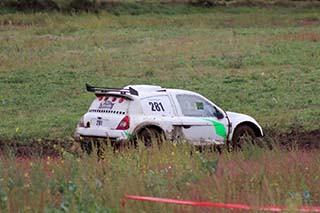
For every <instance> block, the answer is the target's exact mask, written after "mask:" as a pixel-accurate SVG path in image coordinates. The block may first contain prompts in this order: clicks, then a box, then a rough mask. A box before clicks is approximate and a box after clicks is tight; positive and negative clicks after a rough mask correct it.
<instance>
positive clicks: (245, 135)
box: [230, 125, 256, 151]
mask: <svg viewBox="0 0 320 213" xmlns="http://www.w3.org/2000/svg"><path fill="white" fill-rule="evenodd" d="M255 139H256V134H255V133H254V131H253V129H252V128H251V127H250V126H247V125H241V126H238V127H237V128H236V129H235V132H234V133H233V137H232V141H231V145H232V146H231V147H230V148H232V150H235V151H239V150H242V149H243V148H244V147H245V145H246V144H248V143H249V144H255Z"/></svg>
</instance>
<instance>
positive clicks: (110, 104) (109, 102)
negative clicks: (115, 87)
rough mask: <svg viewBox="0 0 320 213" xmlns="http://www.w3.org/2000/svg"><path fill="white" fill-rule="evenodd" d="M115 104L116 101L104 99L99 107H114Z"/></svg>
mask: <svg viewBox="0 0 320 213" xmlns="http://www.w3.org/2000/svg"><path fill="white" fill-rule="evenodd" d="M113 105H114V103H112V102H111V101H104V102H102V103H100V106H99V109H112V108H113Z"/></svg>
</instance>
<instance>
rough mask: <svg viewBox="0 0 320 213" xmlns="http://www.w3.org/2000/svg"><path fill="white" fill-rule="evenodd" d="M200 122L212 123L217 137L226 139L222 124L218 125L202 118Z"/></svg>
mask: <svg viewBox="0 0 320 213" xmlns="http://www.w3.org/2000/svg"><path fill="white" fill-rule="evenodd" d="M202 120H205V121H209V122H210V123H212V125H213V127H214V129H215V130H216V133H217V135H219V136H221V137H223V138H226V137H227V131H226V128H225V126H224V125H223V124H222V123H220V122H218V121H214V120H211V119H207V118H204V119H202Z"/></svg>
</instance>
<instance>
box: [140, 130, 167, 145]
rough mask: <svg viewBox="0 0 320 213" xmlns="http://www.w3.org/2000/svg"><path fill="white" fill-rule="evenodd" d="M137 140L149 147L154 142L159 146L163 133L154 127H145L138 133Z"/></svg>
mask: <svg viewBox="0 0 320 213" xmlns="http://www.w3.org/2000/svg"><path fill="white" fill-rule="evenodd" d="M138 140H140V141H141V142H142V143H143V144H144V146H145V147H151V146H152V145H154V142H156V144H157V145H158V146H159V145H161V144H162V142H163V135H162V134H161V132H159V131H158V130H156V129H154V128H145V129H142V130H141V131H140V133H139V134H138Z"/></svg>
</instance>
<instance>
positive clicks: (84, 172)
mask: <svg viewBox="0 0 320 213" xmlns="http://www.w3.org/2000/svg"><path fill="white" fill-rule="evenodd" d="M319 12H320V11H319V8H309V9H301V8H300V9H299V8H280V7H270V8H257V7H254V8H248V7H240V8H202V7H191V6H186V5H176V6H172V7H168V6H163V8H162V9H158V8H153V9H152V13H150V12H148V8H142V9H141V8H139V7H138V8H135V9H133V10H132V8H131V9H129V8H127V9H126V8H119V10H116V11H113V12H107V11H104V12H103V11H101V12H99V13H98V14H91V13H79V14H62V13H57V12H39V13H22V12H20V13H11V12H8V11H5V10H1V11H0V142H2V143H3V142H10V141H19V142H28V143H29V144H30V143H31V141H34V142H37V143H38V142H39V143H40V144H41V141H46V140H49V141H51V140H55V141H59V140H61V141H70V138H71V136H72V133H73V130H74V128H75V125H76V123H77V122H78V120H79V119H80V116H81V115H82V114H83V113H85V112H86V110H87V108H88V106H89V105H90V103H91V101H92V99H93V98H94V97H93V95H92V94H89V93H87V92H86V91H85V83H86V82H89V83H91V84H93V85H101V86H109V87H121V86H124V85H127V84H159V85H161V86H163V87H174V88H182V89H190V90H193V91H196V92H199V93H201V94H203V95H205V96H206V97H208V98H209V99H211V100H212V101H213V102H214V103H216V104H218V105H219V106H221V107H222V108H224V109H226V110H229V111H236V112H243V113H245V114H250V115H252V116H253V117H255V118H256V119H257V120H258V121H259V123H260V124H261V125H262V127H263V128H264V129H265V130H267V132H268V131H270V132H272V131H274V132H282V133H289V132H290V131H292V130H293V129H296V128H299V129H300V130H301V131H307V132H308V131H311V130H317V131H318V130H319V118H320V98H319V94H320V18H319ZM132 14H135V15H132ZM269 139H270V138H267V140H269ZM314 140H319V139H317V138H314ZM270 141H271V142H274V143H277V141H275V140H272V139H270ZM314 142H316V141H314ZM274 147H275V148H274V149H273V150H268V149H261V148H259V147H250V146H249V147H247V148H246V149H244V150H243V151H242V152H237V153H229V152H226V151H224V152H223V153H222V154H220V155H219V154H218V153H212V152H208V151H206V152H202V153H199V152H198V151H196V150H195V147H192V146H189V145H188V144H183V145H181V144H168V145H166V146H162V147H161V150H158V148H153V149H148V150H147V149H145V148H143V147H142V146H140V148H138V149H131V150H122V151H120V152H115V153H114V152H113V151H112V149H107V152H106V153H105V160H98V159H97V158H96V156H94V155H92V156H86V155H82V156H78V155H74V154H70V153H69V152H66V151H65V150H64V148H62V147H59V146H53V148H54V149H56V153H57V152H58V153H60V154H59V155H45V154H44V155H43V154H41V153H40V154H39V152H40V151H39V152H35V153H36V154H34V153H33V152H30V153H29V155H30V154H31V155H32V154H34V156H31V157H30V156H29V157H26V158H21V157H19V158H17V157H16V156H15V154H13V153H12V150H14V149H12V147H11V149H10V150H7V149H6V147H2V149H1V151H0V212H2V211H4V212H43V211H45V212H60V211H66V212H68V211H70V212H81V211H82V212H119V211H121V205H120V202H121V199H122V196H123V195H124V194H136V195H145V196H156V197H165V198H175V199H187V200H197V201H210V202H231V203H242V204H248V205H253V206H259V205H281V206H287V207H288V208H289V209H294V208H295V207H297V206H300V205H318V206H320V203H319V201H320V189H319V187H318V185H319V178H320V173H319V171H320V169H319V165H320V158H319V156H320V155H319V149H313V150H308V151H306V150H297V149H290V150H284V149H283V148H277V145H275V146H274ZM38 155H40V156H38ZM159 209H161V210H163V211H165V212H181V211H183V212H195V211H196V212H212V211H215V210H213V209H203V208H200V209H199V208H191V207H182V206H180V207H179V206H175V205H163V204H151V203H144V202H135V201H127V206H126V211H127V212H141V211H142V210H144V211H145V212H154V211H157V210H159Z"/></svg>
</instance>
